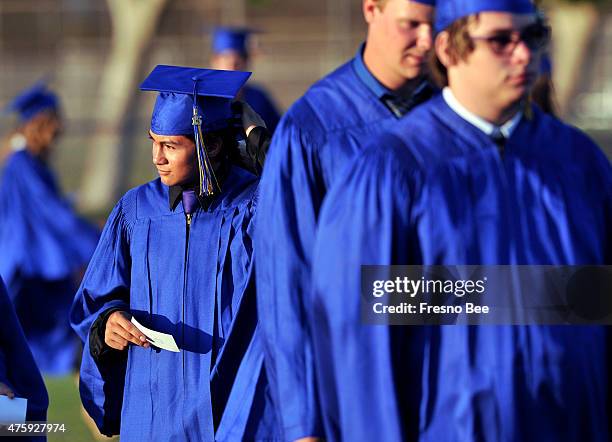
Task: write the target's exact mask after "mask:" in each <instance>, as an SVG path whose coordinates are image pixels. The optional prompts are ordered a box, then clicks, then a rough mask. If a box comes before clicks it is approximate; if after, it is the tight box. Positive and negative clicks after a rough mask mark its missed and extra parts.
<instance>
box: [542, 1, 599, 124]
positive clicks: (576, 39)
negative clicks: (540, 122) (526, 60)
mask: <svg viewBox="0 0 612 442" xmlns="http://www.w3.org/2000/svg"><path fill="white" fill-rule="evenodd" d="M549 16H550V24H551V26H552V30H553V43H554V44H553V52H552V59H553V63H554V65H553V81H554V84H555V91H556V94H557V102H558V103H559V110H560V112H561V115H565V114H566V113H567V111H568V110H569V106H570V101H571V99H572V98H573V96H574V92H575V90H576V86H577V84H578V82H579V81H580V74H581V73H582V72H583V67H584V63H585V62H587V61H588V60H587V54H588V47H589V45H590V43H591V40H592V38H593V34H594V33H595V31H596V29H597V22H598V20H599V15H598V10H597V7H596V6H595V5H594V4H592V3H588V2H584V3H565V2H559V3H557V4H555V5H554V6H553V7H552V8H551V9H550V11H549Z"/></svg>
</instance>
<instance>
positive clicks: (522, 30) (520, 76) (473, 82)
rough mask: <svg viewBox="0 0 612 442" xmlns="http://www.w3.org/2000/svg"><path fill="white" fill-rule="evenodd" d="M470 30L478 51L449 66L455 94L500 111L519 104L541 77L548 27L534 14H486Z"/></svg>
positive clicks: (472, 24)
mask: <svg viewBox="0 0 612 442" xmlns="http://www.w3.org/2000/svg"><path fill="white" fill-rule="evenodd" d="M468 30H469V34H470V37H471V39H472V41H473V43H474V50H473V51H472V52H471V53H470V54H468V56H467V58H466V59H465V60H461V59H459V60H457V61H456V63H454V65H452V66H451V67H449V69H448V72H449V84H450V87H451V89H452V90H453V92H456V95H458V96H461V95H466V94H471V95H472V97H473V98H474V99H475V100H479V101H480V102H486V103H489V104H490V105H491V106H492V107H494V108H497V109H506V108H509V107H512V106H514V105H516V104H517V103H519V102H520V101H521V100H522V99H523V98H525V97H526V96H527V94H528V93H529V91H530V90H531V87H532V85H533V83H534V81H535V79H536V78H537V75H538V69H539V65H540V57H541V55H542V49H543V46H544V44H543V43H546V42H547V40H548V39H547V30H546V28H544V27H543V26H542V25H541V24H540V23H539V22H538V21H537V18H536V17H535V16H534V15H531V14H521V15H519V14H511V13H503V12H483V13H481V14H479V17H478V20H476V21H474V22H473V23H471V24H470V25H469V26H468ZM519 36H520V37H519ZM536 43H537V44H536Z"/></svg>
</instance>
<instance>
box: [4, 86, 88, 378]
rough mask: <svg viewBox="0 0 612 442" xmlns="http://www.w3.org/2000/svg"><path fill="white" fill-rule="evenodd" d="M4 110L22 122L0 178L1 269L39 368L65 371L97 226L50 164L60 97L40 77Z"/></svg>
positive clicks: (73, 351) (72, 354)
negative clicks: (74, 309) (79, 211)
mask: <svg viewBox="0 0 612 442" xmlns="http://www.w3.org/2000/svg"><path fill="white" fill-rule="evenodd" d="M7 111H10V112H16V113H17V114H18V116H19V127H18V128H17V131H16V133H15V135H14V136H13V137H12V138H11V144H12V145H11V147H12V151H11V153H10V154H9V155H8V157H6V159H5V161H4V164H3V169H2V172H1V173H2V176H1V178H0V250H2V253H1V254H0V275H2V278H3V279H4V280H5V281H6V284H7V289H8V293H9V296H10V298H11V300H12V301H13V304H14V305H15V310H16V311H17V316H18V317H19V320H20V322H21V325H22V326H23V329H24V332H25V335H26V338H27V340H28V343H29V345H30V348H31V350H32V353H33V355H34V359H35V360H36V363H37V364H38V367H39V368H40V370H41V371H42V373H43V374H49V375H65V374H68V373H69V372H70V371H71V370H72V369H73V368H74V364H75V362H76V361H75V359H76V356H77V353H78V341H77V339H76V336H75V335H74V333H73V332H72V330H71V329H70V324H69V319H68V314H69V310H70V305H71V302H72V297H73V295H74V292H75V290H76V287H77V286H78V284H79V282H80V277H81V275H82V271H83V269H84V268H85V266H86V265H87V262H88V261H89V258H90V257H91V255H92V253H93V251H94V249H95V246H96V243H97V240H98V231H97V230H96V229H95V228H94V227H93V226H91V225H89V224H88V223H86V222H85V221H84V220H83V219H81V218H80V217H78V216H77V215H76V213H75V212H74V210H73V208H72V207H71V205H70V204H69V202H68V201H67V200H66V199H65V198H64V197H63V196H62V194H61V191H60V188H59V185H58V182H57V179H56V177H55V174H54V173H53V171H52V170H51V168H50V166H49V159H50V157H51V154H52V150H53V146H54V144H55V142H56V140H57V138H58V137H59V135H60V133H61V130H62V124H63V122H62V117H61V114H60V105H59V100H58V98H57V96H56V95H55V94H54V93H53V92H51V91H49V90H48V89H47V87H46V86H45V85H44V84H42V83H39V84H36V85H34V86H33V87H31V88H29V89H28V90H26V91H24V92H23V93H22V94H20V95H19V96H18V97H16V98H15V99H14V100H13V101H12V103H10V104H9V106H8V108H7Z"/></svg>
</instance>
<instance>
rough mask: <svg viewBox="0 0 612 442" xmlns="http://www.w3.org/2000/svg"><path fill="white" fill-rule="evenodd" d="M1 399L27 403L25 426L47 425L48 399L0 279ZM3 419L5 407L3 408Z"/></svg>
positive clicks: (27, 438) (0, 408) (21, 438)
mask: <svg viewBox="0 0 612 442" xmlns="http://www.w3.org/2000/svg"><path fill="white" fill-rule="evenodd" d="M0 312H2V320H1V321H0V396H8V397H9V398H11V399H14V398H24V399H27V400H28V403H27V409H26V416H25V418H26V422H27V421H35V422H45V421H46V420H47V407H48V406H49V397H48V396H47V389H46V388H45V384H44V382H43V379H42V377H41V375H40V371H39V370H38V367H37V366H36V362H35V361H34V358H33V357H32V353H31V352H30V349H29V347H28V343H27V342H26V339H25V336H24V334H23V331H22V329H21V325H20V324H19V320H18V319H17V315H16V314H15V309H14V307H13V304H12V302H11V300H10V299H9V297H8V294H7V293H6V288H5V286H4V282H3V281H2V279H1V278H0ZM0 416H2V406H1V405H0ZM16 439H17V440H25V441H28V440H29V441H32V442H35V441H38V442H40V441H44V440H46V437H42V436H41V437H25V438H24V437H19V438H16Z"/></svg>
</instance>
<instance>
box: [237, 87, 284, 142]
mask: <svg viewBox="0 0 612 442" xmlns="http://www.w3.org/2000/svg"><path fill="white" fill-rule="evenodd" d="M242 94H243V97H244V101H246V102H247V103H249V105H250V106H251V107H252V108H253V109H254V110H255V112H257V113H258V114H259V116H260V117H261V118H263V120H264V121H265V123H266V127H267V128H268V130H269V131H270V133H273V132H274V130H275V129H276V126H277V125H278V121H279V120H280V113H279V112H278V109H277V108H276V105H275V104H274V102H273V101H272V99H271V98H270V97H269V95H268V93H267V92H266V91H265V90H264V89H262V88H261V87H258V86H255V85H250V84H249V85H246V86H244V87H243V88H242Z"/></svg>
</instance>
